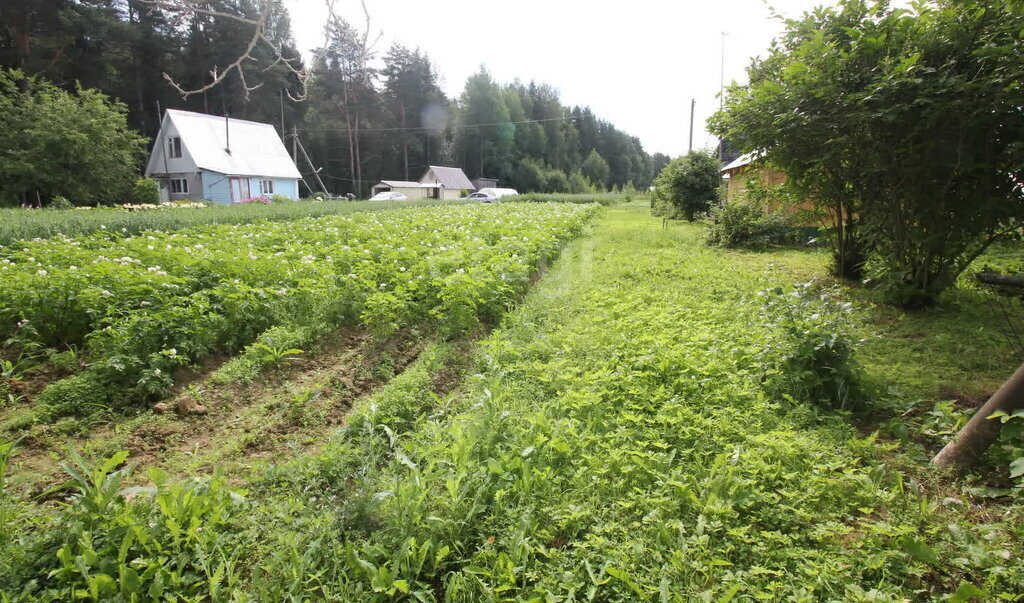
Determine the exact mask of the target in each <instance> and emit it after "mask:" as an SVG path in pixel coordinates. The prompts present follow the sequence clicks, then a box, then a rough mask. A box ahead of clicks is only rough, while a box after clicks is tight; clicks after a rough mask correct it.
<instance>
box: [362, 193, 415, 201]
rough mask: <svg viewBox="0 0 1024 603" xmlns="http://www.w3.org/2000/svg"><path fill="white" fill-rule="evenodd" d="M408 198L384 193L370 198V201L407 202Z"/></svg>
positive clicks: (398, 194)
mask: <svg viewBox="0 0 1024 603" xmlns="http://www.w3.org/2000/svg"><path fill="white" fill-rule="evenodd" d="M408 199H409V198H408V197H406V196H405V195H403V194H402V193H396V192H395V191H384V192H383V193H377V194H376V195H374V196H372V197H370V201H407V200H408Z"/></svg>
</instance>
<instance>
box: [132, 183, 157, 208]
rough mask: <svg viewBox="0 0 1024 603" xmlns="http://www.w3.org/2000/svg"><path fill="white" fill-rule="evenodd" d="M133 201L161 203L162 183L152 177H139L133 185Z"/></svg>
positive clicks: (138, 203)
mask: <svg viewBox="0 0 1024 603" xmlns="http://www.w3.org/2000/svg"><path fill="white" fill-rule="evenodd" d="M132 203H135V204H137V205H141V204H144V203H145V204H157V203H160V185H159V184H157V182H156V181H155V180H153V179H152V178H139V179H138V180H136V181H135V186H134V187H132Z"/></svg>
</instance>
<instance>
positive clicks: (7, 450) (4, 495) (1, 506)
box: [0, 442, 17, 553]
mask: <svg viewBox="0 0 1024 603" xmlns="http://www.w3.org/2000/svg"><path fill="white" fill-rule="evenodd" d="M16 444H17V443H16V442H0V553H2V552H4V551H5V550H6V547H7V544H8V542H10V540H11V536H12V535H13V528H14V518H15V514H16V510H15V508H14V505H15V504H16V503H15V501H14V500H13V498H14V497H12V496H11V495H10V494H9V493H8V492H7V468H8V467H9V465H10V463H11V457H12V456H13V454H14V447H15V446H16Z"/></svg>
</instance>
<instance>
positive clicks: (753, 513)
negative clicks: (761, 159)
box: [0, 203, 1024, 601]
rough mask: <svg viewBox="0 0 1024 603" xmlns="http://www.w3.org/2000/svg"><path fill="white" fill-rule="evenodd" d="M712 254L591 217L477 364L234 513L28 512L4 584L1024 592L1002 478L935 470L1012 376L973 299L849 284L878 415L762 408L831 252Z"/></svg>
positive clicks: (286, 467) (357, 594)
mask: <svg viewBox="0 0 1024 603" xmlns="http://www.w3.org/2000/svg"><path fill="white" fill-rule="evenodd" d="M702 237H703V231H702V227H700V226H694V225H688V224H677V223H671V224H669V225H667V227H666V226H663V224H662V220H660V219H653V218H651V217H649V211H648V208H647V207H646V205H645V204H639V203H638V204H630V205H625V206H615V207H610V208H607V209H605V210H604V213H603V215H602V216H601V217H600V218H599V219H598V222H597V223H596V225H595V226H594V227H593V231H592V232H591V233H590V235H589V236H586V237H584V238H582V239H578V240H576V241H575V242H572V243H570V244H569V245H568V246H567V247H566V248H565V249H564V251H563V253H562V256H561V258H560V259H559V260H558V261H557V262H556V263H555V265H554V266H553V267H552V268H551V269H550V270H549V271H548V272H547V273H546V274H545V275H544V277H543V279H541V280H540V281H539V282H538V283H537V284H536V285H535V286H534V288H533V289H532V290H531V291H530V293H529V294H528V295H527V297H526V299H525V300H524V301H523V302H522V303H521V304H520V305H519V306H518V307H516V308H513V309H510V312H509V314H508V315H506V317H505V318H504V320H503V321H502V323H501V325H500V326H499V327H498V328H497V329H496V330H495V331H494V332H493V333H491V334H490V335H489V336H487V337H486V338H484V339H483V341H482V342H481V343H480V344H478V346H477V348H476V351H475V352H473V353H472V358H471V359H469V360H468V361H467V360H466V359H465V358H464V357H463V356H462V355H461V352H459V350H460V349H462V350H464V348H461V347H460V346H457V345H453V344H450V343H444V342H432V343H427V344H425V346H424V349H423V351H422V352H421V353H420V354H419V357H418V359H417V360H415V361H414V362H412V363H411V364H409V365H408V367H407V368H405V369H404V370H402V371H401V372H400V374H399V375H398V376H396V377H395V378H394V379H391V380H390V381H388V382H387V383H386V384H383V385H382V386H381V387H379V388H376V389H375V390H374V391H373V392H372V393H369V394H368V395H366V396H364V397H362V398H359V399H358V400H355V401H353V402H352V404H353V407H352V409H351V411H350V412H349V413H348V415H347V416H346V419H345V421H344V424H343V426H342V427H341V428H340V429H339V430H338V431H337V432H336V433H335V434H334V435H333V436H331V438H330V442H329V443H328V444H327V445H326V446H325V447H323V448H322V449H320V450H314V451H312V452H305V451H302V450H297V451H296V452H295V454H294V458H291V459H288V458H280V459H275V460H279V461H280V462H276V463H274V464H273V465H270V466H269V467H268V468H266V469H265V470H263V471H262V472H261V473H260V474H259V475H258V476H257V477H255V478H253V479H251V480H249V481H248V483H247V484H246V490H247V491H246V492H245V493H244V494H245V497H244V498H242V497H239V496H234V497H232V496H230V495H229V492H230V490H231V488H230V487H229V485H228V484H227V483H226V481H225V480H224V479H223V478H216V477H215V478H213V479H212V480H207V481H202V482H193V481H188V482H180V483H170V482H168V483H164V482H162V481H161V477H160V474H156V475H155V481H156V482H157V484H158V488H157V491H156V494H155V496H156V497H157V499H156V500H157V502H150V500H149V499H148V498H147V497H146V496H142V495H136V496H134V498H133V500H132V501H131V502H126V501H124V500H123V499H121V498H118V497H116V496H107V497H106V498H104V496H106V495H104V494H103V492H104V490H103V486H102V484H104V483H106V482H104V481H103V480H104V479H107V478H106V477H104V476H105V475H106V476H109V475H110V474H111V470H113V467H111V468H108V471H107V472H106V473H102V472H101V474H100V477H99V479H98V481H96V483H98V484H100V485H99V486H96V487H94V488H92V489H87V495H86V503H80V504H78V505H75V506H73V507H71V508H70V509H69V510H66V511H64V512H63V513H62V514H61V515H60V516H59V517H56V518H55V517H53V516H52V515H50V514H48V513H46V512H43V511H40V510H32V509H26V508H22V509H21V510H20V511H19V512H18V513H16V514H15V515H17V517H15V518H14V519H13V520H11V521H12V524H11V525H17V526H19V527H18V530H16V532H15V533H16V534H17V536H15V537H13V539H12V540H11V541H10V542H11V543H13V544H14V545H15V546H13V547H8V551H9V552H10V554H11V556H10V557H9V558H10V559H12V560H13V561H12V563H11V564H10V565H8V566H7V569H2V568H0V587H3V588H5V589H8V592H12V591H11V590H10V589H11V588H12V585H14V584H30V581H31V580H32V579H36V580H39V582H37V583H36V584H35V587H34V588H35V590H33V591H32V592H31V593H30V595H31V596H38V595H39V594H40V592H42V588H43V584H44V583H45V584H46V585H47V587H49V586H50V585H51V584H52V585H57V584H58V583H59V588H63V589H65V590H64V591H60V590H54V591H52V592H51V596H54V597H58V596H59V595H60V593H61V592H70V591H68V590H66V589H69V588H72V587H74V588H78V589H80V590H81V592H82V593H85V594H87V593H88V589H89V588H90V584H92V583H90V576H92V577H95V575H97V574H100V573H103V574H104V575H109V576H113V578H111V583H113V584H112V585H111V584H108V583H107V581H106V580H103V579H98V578H96V580H98V583H97V586H96V592H101V590H100V589H101V588H104V589H111V590H109V592H111V593H113V592H114V589H120V590H119V591H117V592H121V593H122V594H123V593H125V592H147V591H144V590H130V589H129V588H128V587H129V586H130V587H131V588H132V589H134V588H135V585H136V582H138V584H140V585H141V586H139V587H138V588H139V589H145V588H155V587H153V584H154V583H155V582H156V580H157V578H156V576H160V578H159V580H160V589H159V590H158V591H152V590H150V591H148V592H150V593H153V592H159V594H166V593H168V592H173V593H177V594H181V595H185V596H194V597H208V598H210V599H228V598H232V597H236V598H243V597H245V596H249V597H251V598H254V599H259V600H263V599H270V600H277V599H283V598H286V597H294V598H313V599H325V598H326V599H335V600H392V599H401V598H406V597H409V598H416V599H419V600H449V601H497V600H537V601H544V600H600V601H608V600H662V601H690V600H722V601H727V600H808V601H810V600H861V601H889V600H934V599H942V598H945V597H948V596H950V595H954V600H959V601H965V600H969V599H970V598H971V597H980V598H985V599H996V598H1004V599H1007V600H1015V599H1019V598H1020V597H1022V596H1024V561H1022V552H1024V550H1022V546H1021V542H1022V537H1024V527H1022V526H1024V522H1022V519H1024V513H1022V506H1021V504H1020V498H1019V495H1018V496H1017V497H1016V498H1015V497H1013V496H1004V497H998V498H991V497H986V496H982V494H983V492H982V490H983V489H984V488H985V487H992V486H999V485H1001V480H1002V477H1001V474H1000V473H999V472H1000V471H1003V474H1002V475H1005V469H1002V468H1001V467H999V466H995V465H993V466H992V467H989V468H986V469H985V475H980V474H979V475H973V476H968V478H967V479H964V480H958V479H954V478H953V476H950V475H948V474H944V473H942V472H939V471H937V470H933V469H931V468H930V467H929V466H928V465H927V459H928V455H929V453H930V452H931V451H932V450H933V449H934V448H935V447H936V446H938V445H940V444H941V442H942V440H943V439H944V437H946V434H947V433H948V432H949V431H951V430H952V429H953V428H954V426H955V424H956V422H957V421H958V420H960V419H961V418H962V409H964V408H967V407H969V406H970V405H971V401H972V400H974V401H975V402H977V401H978V399H979V398H981V397H983V396H984V395H985V394H988V393H991V391H993V389H994V388H995V387H997V386H998V384H999V383H1000V382H1001V381H1002V380H1003V379H1004V378H1005V377H1006V376H1008V375H1009V374H1010V373H1011V372H1012V371H1013V369H1014V368H1015V366H1016V363H1017V362H1016V360H1015V359H1014V358H1013V357H1012V355H1011V354H1010V351H1009V350H1010V348H1009V346H1008V344H1007V343H1006V341H1005V339H1004V338H1003V337H1002V334H1001V322H1000V318H999V317H998V315H996V314H995V313H994V312H993V311H992V310H991V308H990V307H989V306H988V305H987V304H986V303H985V302H984V298H983V296H982V294H981V293H979V292H977V291H974V290H971V289H963V290H960V291H955V292H953V293H951V294H950V296H949V297H948V299H947V300H945V303H944V304H943V305H942V306H941V307H940V308H937V309H934V310H929V311H926V312H921V313H912V314H908V313H903V312H899V311H896V310H892V309H889V308H886V307H883V306H880V305H878V304H877V303H876V302H875V300H874V297H873V294H872V293H871V292H870V291H869V290H868V289H865V288H860V287H853V288H849V287H847V288H841V289H840V290H839V291H838V293H837V295H838V297H839V300H840V301H844V300H845V301H849V302H851V303H852V306H851V308H850V311H849V313H848V314H843V315H842V316H844V317H845V318H843V319H842V320H843V321H844V322H845V324H846V327H847V329H848V330H849V331H850V332H851V333H852V335H853V337H854V339H858V340H861V343H860V345H859V346H858V347H857V349H856V350H855V352H854V355H855V358H856V360H857V361H858V363H859V364H860V366H861V367H862V370H863V373H864V375H865V377H864V384H863V387H862V391H861V393H860V394H859V396H860V399H859V401H860V402H861V403H862V404H863V405H864V407H865V408H866V409H867V412H860V413H856V414H851V413H848V412H843V411H834V410H827V409H824V408H822V407H821V406H819V405H817V404H814V402H815V401H816V400H813V399H807V398H806V397H803V398H802V397H800V396H782V395H778V393H777V391H776V390H773V389H771V388H769V387H767V384H766V383H765V381H764V375H765V374H766V372H770V371H771V369H772V367H777V366H779V363H780V361H781V359H782V357H783V356H784V354H785V349H783V348H784V345H785V342H786V340H785V339H784V338H780V336H779V333H778V328H777V327H773V326H772V325H773V324H776V323H777V317H776V318H773V317H771V316H768V315H766V313H765V297H763V296H761V295H759V294H760V293H761V292H763V291H765V290H770V289H773V288H775V287H781V290H782V292H783V293H784V294H785V293H788V292H790V291H793V290H794V289H793V288H792V285H793V284H794V283H798V282H806V281H808V280H811V279H816V281H817V284H815V285H813V286H812V287H811V288H809V289H808V290H809V291H811V292H815V293H817V292H819V291H820V292H825V291H827V290H828V289H829V288H830V287H831V285H832V283H830V282H829V280H828V278H827V277H826V276H825V275H826V272H825V268H824V267H825V263H826V255H825V253H824V252H822V251H820V250H819V251H815V250H810V251H808V250H773V251H766V252H745V251H722V250H718V249H710V248H707V247H705V246H704V245H703V244H702ZM810 307H811V308H815V307H817V306H815V305H813V304H812V305H811V306H810ZM467 362H469V363H471V364H472V365H473V368H471V369H468V368H466V363H467ZM453 365H454V366H457V367H459V368H458V370H457V371H456V372H455V373H453V372H452V371H450V370H448V369H446V367H449V366H453ZM453 375H455V376H453ZM467 375H475V376H473V377H469V376H467ZM456 378H457V379H458V380H459V381H460V382H461V385H457V386H453V384H452V383H450V380H451V379H456ZM442 382H443V383H444V386H443V387H442V386H439V384H441V383H442ZM949 400H956V401H957V403H956V404H947V405H946V406H942V403H943V401H949ZM958 409H960V410H958ZM229 477H230V476H229ZM236 494H238V493H237V492H236ZM96 501H100V502H101V503H102V505H103V506H102V512H98V511H95V510H94V509H95V508H96V506H97V505H98V504H100V503H98V502H96ZM89 505H92V506H89ZM169 520H173V522H174V525H175V526H178V527H179V528H180V529H179V530H178V531H177V532H175V531H174V530H171V532H173V534H171V535H167V534H165V533H164V532H161V530H164V528H163V527H162V526H166V525H169V524H168V523H167V522H168V521H169ZM86 533H87V534H88V538H85V537H83V536H82V535H83V534H86ZM129 533H130V534H132V536H131V537H130V538H129V536H126V534H129ZM158 533H159V534H161V535H162V537H163V538H164V540H161V544H160V546H159V547H156V546H155V545H144V543H145V542H149V541H147V540H146V539H147V538H149V539H150V540H154V541H155V539H156V538H157V537H156V536H154V535H155V534H158ZM125 542H128V544H125ZM61 546H63V549H62V550H63V551H65V552H64V553H63V554H62V556H61V557H60V561H58V560H57V559H55V557H54V551H56V550H57V548H58V547H61ZM132 547H135V548H132ZM140 547H141V548H142V549H143V550H145V551H146V555H142V554H140V553H137V552H133V553H132V556H134V555H138V559H141V561H135V562H133V561H132V560H131V558H130V557H131V556H129V555H127V554H125V553H123V551H127V550H129V549H130V550H132V551H136V550H137V549H139V548H140ZM147 547H148V548H147ZM0 552H2V551H0ZM155 559H160V562H159V563H156V562H155V561H154V560H155ZM76 560H79V561H77V562H76ZM133 564H134V565H133ZM125 568H130V569H131V572H134V573H130V572H128V571H127V570H126V569H125ZM50 572H53V574H50ZM147 572H148V573H147ZM47 575H52V576H54V577H55V578H52V579H50V581H49V582H46V578H45V576H47ZM126 576H127V577H126ZM126 585H128V586H126ZM55 588H56V586H55ZM103 592H108V591H103ZM14 594H15V595H16V594H17V593H14ZM15 598H17V597H16V596H15Z"/></svg>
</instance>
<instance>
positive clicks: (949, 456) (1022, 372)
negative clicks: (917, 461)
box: [932, 364, 1024, 469]
mask: <svg viewBox="0 0 1024 603" xmlns="http://www.w3.org/2000/svg"><path fill="white" fill-rule="evenodd" d="M1017 408H1024V364H1022V365H1020V367H1018V368H1017V371H1016V372H1015V373H1014V374H1013V376H1012V377H1010V378H1009V379H1007V380H1006V383H1003V385H1002V386H1001V387H1000V388H999V390H998V391H996V393H995V394H993V395H992V397H991V398H989V400H988V402H986V403H985V404H984V406H982V407H981V408H979V409H978V412H976V413H975V414H974V416H973V417H971V420H970V421H968V422H967V424H966V425H964V426H963V427H962V428H960V431H959V432H957V434H956V436H954V437H953V439H952V440H951V441H950V442H949V443H948V444H946V446H945V447H944V448H943V449H942V450H940V451H939V453H938V454H936V455H935V458H933V459H932V464H933V465H936V466H938V467H956V468H959V469H964V468H967V467H970V466H971V465H973V464H974V463H976V462H977V461H978V459H979V458H981V455H983V454H984V453H985V451H986V450H988V449H989V447H990V446H992V444H993V443H994V442H995V441H996V439H997V438H998V437H999V430H1000V429H1001V428H1002V423H1001V422H1000V421H997V420H994V419H989V417H990V416H992V413H994V412H996V411H997V410H1004V411H1009V410H1014V409H1017Z"/></svg>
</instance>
